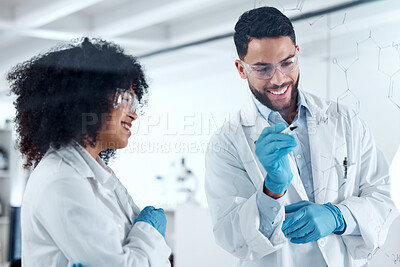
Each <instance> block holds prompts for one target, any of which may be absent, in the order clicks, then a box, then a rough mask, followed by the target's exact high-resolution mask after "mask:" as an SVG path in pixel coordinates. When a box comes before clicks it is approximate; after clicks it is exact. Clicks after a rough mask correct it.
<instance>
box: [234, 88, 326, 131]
mask: <svg viewBox="0 0 400 267" xmlns="http://www.w3.org/2000/svg"><path fill="white" fill-rule="evenodd" d="M299 95H301V98H302V99H301V100H300V101H301V102H300V103H301V104H303V105H304V106H305V107H306V108H307V109H308V111H309V112H310V114H311V116H312V117H322V116H323V115H324V114H325V113H326V111H327V110H328V108H329V106H330V102H328V101H324V100H322V99H320V98H318V97H316V96H314V95H312V94H309V93H306V92H304V91H302V90H300V89H299ZM260 116H261V114H260V113H259V112H258V109H257V106H256V104H255V102H254V101H253V96H252V93H251V91H250V90H248V99H247V100H246V101H245V102H244V105H243V106H242V108H241V109H240V119H241V124H242V125H243V126H255V125H256V120H257V118H258V117H260Z"/></svg>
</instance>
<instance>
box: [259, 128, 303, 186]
mask: <svg viewBox="0 0 400 267" xmlns="http://www.w3.org/2000/svg"><path fill="white" fill-rule="evenodd" d="M284 129H285V125H284V124H283V123H278V124H275V125H272V126H271V127H265V128H264V130H263V131H262V133H261V135H260V137H259V138H258V140H257V142H256V150H255V152H256V155H257V157H258V159H259V160H260V162H261V164H262V165H263V166H264V169H265V170H266V171H267V177H266V178H265V181H264V184H265V187H266V188H267V189H268V190H270V191H271V192H273V193H276V194H281V193H284V192H285V191H286V189H287V188H288V187H289V185H290V183H291V181H292V178H293V174H292V171H291V170H290V165H289V159H288V154H289V153H290V152H291V151H292V150H293V148H294V147H295V146H297V143H296V140H295V139H294V137H293V136H291V135H288V134H281V133H280V132H281V131H282V130H284Z"/></svg>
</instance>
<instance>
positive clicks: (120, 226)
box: [118, 224, 122, 233]
mask: <svg viewBox="0 0 400 267" xmlns="http://www.w3.org/2000/svg"><path fill="white" fill-rule="evenodd" d="M118 230H119V231H120V232H121V233H122V225H120V224H118Z"/></svg>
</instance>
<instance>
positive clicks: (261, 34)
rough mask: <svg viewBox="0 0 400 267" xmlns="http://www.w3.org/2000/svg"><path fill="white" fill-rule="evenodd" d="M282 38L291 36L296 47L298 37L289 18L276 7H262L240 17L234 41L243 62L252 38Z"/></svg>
mask: <svg viewBox="0 0 400 267" xmlns="http://www.w3.org/2000/svg"><path fill="white" fill-rule="evenodd" d="M280 36H289V37H290V39H291V40H292V42H293V44H295V45H296V35H295V33H294V29H293V25H292V22H291V21H290V20H289V18H288V17H286V16H285V15H284V14H282V12H280V11H279V10H278V9H276V8H274V7H260V8H256V9H252V10H249V11H246V12H245V13H243V14H242V15H241V16H240V18H239V20H238V22H237V23H236V25H235V35H234V37H233V39H234V41H235V46H236V51H237V53H238V55H239V58H240V59H242V60H243V58H244V57H245V56H246V54H247V48H248V45H249V42H250V41H251V39H252V38H256V39H261V38H265V37H280Z"/></svg>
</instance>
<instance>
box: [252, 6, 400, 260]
mask: <svg viewBox="0 0 400 267" xmlns="http://www.w3.org/2000/svg"><path fill="white" fill-rule="evenodd" d="M305 4H306V0H298V1H297V2H296V3H294V1H283V0H267V1H263V0H254V8H257V7H261V6H275V7H276V8H278V9H280V10H281V11H282V12H283V13H284V14H286V15H288V13H290V14H294V16H298V17H300V16H304V14H305V11H304V6H305ZM288 16H289V15H288ZM289 17H290V16H289ZM322 17H323V16H317V17H316V18H315V17H314V18H313V19H310V18H308V17H306V16H304V20H305V21H306V22H307V23H308V25H309V26H310V27H313V26H314V25H316V24H317V23H318V22H319V21H321V18H322ZM336 17H338V18H336V20H335V21H332V20H331V17H329V18H328V21H329V23H328V24H327V25H326V27H327V30H330V31H332V32H333V31H336V30H343V28H344V30H345V31H347V32H348V33H350V32H351V31H350V30H349V28H348V27H347V25H346V22H347V18H348V16H347V13H346V12H344V13H343V14H339V16H336ZM341 28H342V29H341ZM350 42H353V44H354V47H353V50H352V51H354V56H353V57H351V56H350V59H347V60H343V59H341V58H339V57H333V58H332V59H331V63H332V64H333V65H335V66H336V67H337V68H339V70H341V71H342V72H343V76H344V79H345V85H346V88H345V90H344V92H342V93H341V94H339V96H338V97H337V99H336V100H337V101H336V102H337V111H338V112H339V113H340V114H342V115H344V116H346V118H347V119H349V120H352V119H353V118H354V117H355V116H356V115H357V114H358V113H359V112H360V106H361V103H360V100H359V99H358V97H357V96H356V94H355V93H354V92H353V89H352V87H351V85H350V83H349V70H351V69H352V68H354V65H355V63H356V62H358V61H360V47H361V46H363V45H366V43H367V42H369V44H372V45H373V46H374V47H375V48H376V49H377V51H378V53H377V58H378V60H377V61H378V66H377V71H378V72H379V73H381V74H382V75H383V76H384V77H386V79H388V81H389V82H388V84H389V88H388V93H387V96H388V100H389V101H390V102H391V103H393V104H394V105H395V106H397V107H398V108H400V74H399V73H400V49H399V47H400V43H396V42H392V43H391V44H386V45H382V44H380V43H379V41H378V39H377V38H375V37H374V35H373V33H372V31H371V30H369V33H368V35H367V36H366V37H365V38H363V39H361V40H357V39H352V40H350ZM394 62H395V63H394ZM344 107H348V108H350V114H349V113H348V112H344V110H345V109H344ZM316 123H318V122H316ZM335 149H336V153H335V154H338V151H339V150H346V143H343V144H336V145H335ZM333 155H334V154H333V153H332V155H331V156H330V157H329V156H328V157H327V156H326V155H320V161H321V162H325V163H328V164H325V165H320V166H315V165H314V166H311V162H308V165H309V167H310V168H311V169H313V173H314V172H319V173H320V174H321V176H322V177H323V179H329V177H331V176H332V173H333V172H338V171H341V168H342V167H343V166H342V164H343V162H336V161H337V160H335V159H334V157H333ZM345 184H346V181H344V182H342V183H341V184H338V185H337V186H331V187H332V188H330V187H324V188H314V191H313V192H312V193H313V194H314V196H315V197H316V198H317V197H318V195H320V194H323V195H329V194H332V195H338V193H339V192H340V191H341V190H343V187H344V186H345ZM391 215H392V210H390V211H389V213H388V214H387V216H386V218H389V216H391ZM385 221H387V220H385ZM376 234H377V237H378V240H379V239H380V237H381V228H380V227H379V226H377V227H376ZM378 243H379V244H381V242H378ZM378 251H381V253H383V255H384V256H385V257H386V258H388V259H389V260H391V261H392V262H394V263H395V264H396V263H400V255H394V254H390V253H388V252H387V251H385V250H384V249H383V248H382V247H381V246H378V247H377V248H376V249H375V250H374V251H373V252H372V253H370V254H369V255H368V258H367V259H368V261H371V260H372V258H373V256H374V255H375V254H376V253H377V252H378Z"/></svg>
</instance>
